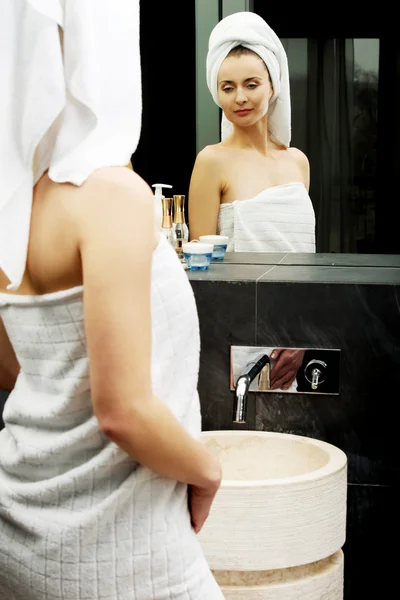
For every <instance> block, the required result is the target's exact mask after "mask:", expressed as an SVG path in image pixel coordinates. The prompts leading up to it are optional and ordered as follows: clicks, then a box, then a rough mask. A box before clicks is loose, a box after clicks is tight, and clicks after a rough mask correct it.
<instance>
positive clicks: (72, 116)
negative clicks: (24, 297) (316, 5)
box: [0, 0, 142, 290]
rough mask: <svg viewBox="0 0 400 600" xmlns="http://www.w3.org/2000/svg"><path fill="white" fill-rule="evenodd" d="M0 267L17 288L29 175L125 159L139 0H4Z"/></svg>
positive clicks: (136, 117)
mask: <svg viewBox="0 0 400 600" xmlns="http://www.w3.org/2000/svg"><path fill="white" fill-rule="evenodd" d="M0 56H1V61H0V68H1V72H0V79H1V85H2V90H1V94H0V186H1V188H0V190H1V191H0V268H1V269H2V270H3V271H4V273H5V274H6V276H7V277H8V279H9V280H10V281H11V283H10V285H9V288H10V289H12V290H16V289H18V287H19V285H20V283H21V280H22V277H23V274H24V271H25V263H26V257H27V247H28V238H29V226H30V216H31V207H32V189H33V185H34V184H35V183H36V181H37V180H38V179H39V178H40V176H41V175H42V174H43V173H44V172H45V171H46V170H47V169H48V170H49V176H50V178H51V179H52V180H53V181H56V182H60V183H61V182H70V183H72V184H75V185H81V184H82V183H83V182H84V181H85V180H86V179H87V178H88V176H89V175H90V174H91V173H92V172H93V171H94V170H96V169H98V168H101V167H105V166H123V165H126V164H127V163H128V162H129V160H130V159H131V156H132V154H133V152H134V151H135V149H136V146H137V143H138V140H139V136H140V128H141V108H142V98H141V71H140V48H139V0H1V2H0Z"/></svg>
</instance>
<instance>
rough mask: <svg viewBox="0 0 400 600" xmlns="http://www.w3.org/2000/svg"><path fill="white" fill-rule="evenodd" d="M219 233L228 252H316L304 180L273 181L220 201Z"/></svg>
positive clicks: (313, 222)
mask: <svg viewBox="0 0 400 600" xmlns="http://www.w3.org/2000/svg"><path fill="white" fill-rule="evenodd" d="M218 233H219V234H221V235H227V236H228V237H229V242H228V251H229V252H232V251H234V252H315V214H314V208H313V205H312V202H311V199H310V196H309V195H308V193H307V190H306V188H305V186H304V184H303V183H301V182H293V183H286V184H282V185H276V186H273V187H269V188H266V189H265V190H263V191H262V192H260V193H259V194H257V196H255V197H254V198H249V199H247V200H236V201H235V202H232V203H230V204H221V206H220V211H219V216H218Z"/></svg>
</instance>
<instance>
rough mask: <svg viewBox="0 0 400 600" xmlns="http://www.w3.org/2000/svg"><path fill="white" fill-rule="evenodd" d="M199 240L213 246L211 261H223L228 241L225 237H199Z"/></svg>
mask: <svg viewBox="0 0 400 600" xmlns="http://www.w3.org/2000/svg"><path fill="white" fill-rule="evenodd" d="M199 240H200V242H205V243H206V244H212V245H213V253H212V260H213V261H216V260H224V258H225V252H226V249H227V247H228V241H229V238H228V236H227V235H201V236H200V238H199Z"/></svg>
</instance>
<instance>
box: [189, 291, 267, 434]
mask: <svg viewBox="0 0 400 600" xmlns="http://www.w3.org/2000/svg"><path fill="white" fill-rule="evenodd" d="M191 284H192V288H193V291H194V294H195V298H196V302H197V308H198V313H199V319H200V334H201V355H200V375H199V394H200V402H201V409H202V415H203V429H204V430H211V429H213V430H215V429H255V404H253V405H252V407H249V410H248V421H247V423H246V425H235V424H234V423H233V422H232V421H233V392H231V391H230V389H229V387H230V386H229V384H230V381H229V373H230V347H231V346H232V345H237V344H246V345H247V344H248V345H249V346H253V345H254V344H255V335H256V333H255V297H256V284H255V282H240V283H239V282H218V281H195V280H194V281H193V280H192V281H191Z"/></svg>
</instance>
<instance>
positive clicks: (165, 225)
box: [161, 198, 176, 248]
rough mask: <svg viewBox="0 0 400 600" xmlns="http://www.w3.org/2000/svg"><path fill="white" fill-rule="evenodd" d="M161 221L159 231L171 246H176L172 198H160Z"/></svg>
mask: <svg viewBox="0 0 400 600" xmlns="http://www.w3.org/2000/svg"><path fill="white" fill-rule="evenodd" d="M161 202H162V211H163V216H162V223H161V231H162V233H163V234H164V235H165V237H166V238H167V240H168V241H169V243H170V244H171V246H172V247H173V248H175V246H176V236H175V232H174V227H173V223H172V198H162V199H161Z"/></svg>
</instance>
